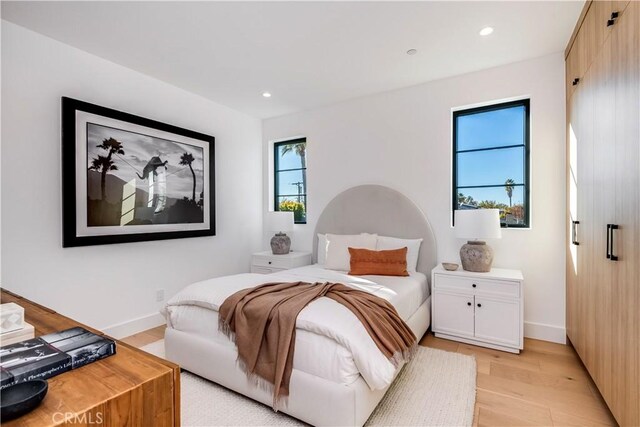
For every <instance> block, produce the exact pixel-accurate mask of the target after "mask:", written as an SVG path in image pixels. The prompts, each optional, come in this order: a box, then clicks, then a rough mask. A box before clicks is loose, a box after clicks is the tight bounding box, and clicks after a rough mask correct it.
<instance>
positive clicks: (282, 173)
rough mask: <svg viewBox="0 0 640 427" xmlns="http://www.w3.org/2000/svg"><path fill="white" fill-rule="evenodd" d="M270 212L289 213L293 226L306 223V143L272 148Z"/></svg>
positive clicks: (294, 142)
mask: <svg viewBox="0 0 640 427" xmlns="http://www.w3.org/2000/svg"><path fill="white" fill-rule="evenodd" d="M273 170H274V184H275V185H274V204H275V206H274V210H276V211H293V219H294V222H295V223H296V224H306V223H307V140H306V138H300V139H294V140H290V141H283V142H277V143H275V144H274V146H273Z"/></svg>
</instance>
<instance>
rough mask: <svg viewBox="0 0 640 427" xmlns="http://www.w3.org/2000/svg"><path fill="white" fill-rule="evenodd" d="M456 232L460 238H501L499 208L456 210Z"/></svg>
mask: <svg viewBox="0 0 640 427" xmlns="http://www.w3.org/2000/svg"><path fill="white" fill-rule="evenodd" d="M454 224H455V232H456V237H458V238H460V239H479V240H481V239H499V238H500V237H502V230H501V229H500V210H499V209H468V210H466V209H465V210H457V211H455V222H454Z"/></svg>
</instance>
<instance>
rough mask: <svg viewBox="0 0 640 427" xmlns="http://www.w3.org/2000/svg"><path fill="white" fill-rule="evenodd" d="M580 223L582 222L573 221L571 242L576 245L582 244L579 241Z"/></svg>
mask: <svg viewBox="0 0 640 427" xmlns="http://www.w3.org/2000/svg"><path fill="white" fill-rule="evenodd" d="M578 224H580V221H571V243H572V244H574V245H576V246H577V245H579V244H580V242H578V230H577V229H578Z"/></svg>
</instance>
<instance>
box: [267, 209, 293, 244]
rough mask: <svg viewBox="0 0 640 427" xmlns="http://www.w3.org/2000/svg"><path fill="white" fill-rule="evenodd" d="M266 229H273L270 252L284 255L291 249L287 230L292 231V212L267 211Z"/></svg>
mask: <svg viewBox="0 0 640 427" xmlns="http://www.w3.org/2000/svg"><path fill="white" fill-rule="evenodd" d="M266 225H267V229H268V230H270V231H275V232H276V235H275V236H273V237H272V238H271V252H273V254H274V255H286V254H288V253H289V250H290V249H291V239H290V238H289V236H287V234H286V232H287V231H293V212H282V211H278V212H267V224H266Z"/></svg>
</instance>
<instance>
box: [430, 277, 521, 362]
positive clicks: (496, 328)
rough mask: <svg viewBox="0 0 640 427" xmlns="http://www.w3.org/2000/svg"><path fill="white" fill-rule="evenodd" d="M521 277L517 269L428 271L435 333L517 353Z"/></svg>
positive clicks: (447, 337) (519, 346) (519, 330)
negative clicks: (476, 271)
mask: <svg viewBox="0 0 640 427" xmlns="http://www.w3.org/2000/svg"><path fill="white" fill-rule="evenodd" d="M523 281H524V279H523V277H522V273H521V272H520V271H519V270H503V269H500V268H494V269H492V270H491V271H490V272H489V273H473V272H470V271H465V270H462V267H460V268H459V269H458V270H456V271H447V270H445V269H444V268H442V265H438V266H437V267H436V268H434V269H433V270H432V272H431V284H432V285H431V289H432V296H431V309H432V313H433V322H432V329H433V332H434V333H435V335H436V336H437V337H441V338H446V339H451V340H455V341H461V342H465V343H468V344H474V345H479V346H482V347H489V348H494V349H497V350H503V351H509V352H511V353H519V352H520V350H521V349H522V348H523V343H524V338H523V329H524V328H523V325H524V321H523V307H524V304H523Z"/></svg>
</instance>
